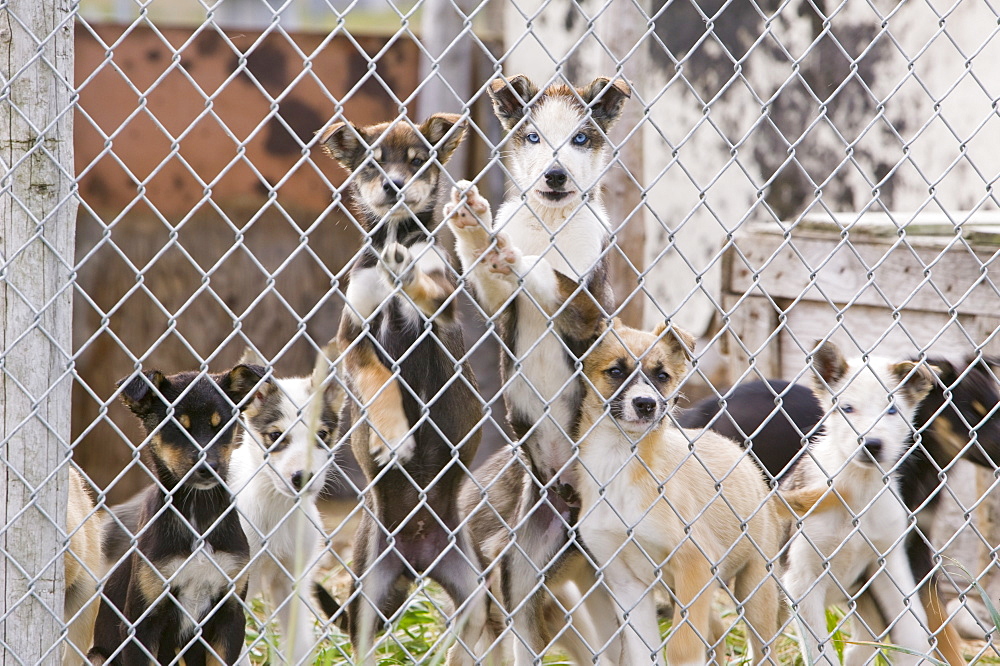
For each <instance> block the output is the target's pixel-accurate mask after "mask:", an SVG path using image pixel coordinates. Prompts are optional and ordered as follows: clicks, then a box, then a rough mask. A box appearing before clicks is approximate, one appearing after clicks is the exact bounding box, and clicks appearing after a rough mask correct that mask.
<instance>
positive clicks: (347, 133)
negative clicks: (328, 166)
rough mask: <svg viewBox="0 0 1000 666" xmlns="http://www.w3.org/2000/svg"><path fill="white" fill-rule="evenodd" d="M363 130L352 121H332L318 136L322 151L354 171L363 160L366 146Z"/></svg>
mask: <svg viewBox="0 0 1000 666" xmlns="http://www.w3.org/2000/svg"><path fill="white" fill-rule="evenodd" d="M364 137H365V134H364V130H363V129H361V128H359V127H357V126H356V125H355V124H354V123H343V122H342V123H334V124H333V125H330V126H329V127H328V128H326V129H325V130H324V131H323V133H322V134H320V136H319V143H320V145H321V146H322V147H323V152H325V153H326V154H327V155H329V156H330V157H332V158H333V159H335V160H337V162H338V163H339V164H340V166H342V167H344V168H345V169H347V170H348V171H354V170H355V169H357V168H358V166H360V165H361V162H362V161H364V157H365V152H366V151H367V150H368V146H367V145H366V143H365V141H362V138H364Z"/></svg>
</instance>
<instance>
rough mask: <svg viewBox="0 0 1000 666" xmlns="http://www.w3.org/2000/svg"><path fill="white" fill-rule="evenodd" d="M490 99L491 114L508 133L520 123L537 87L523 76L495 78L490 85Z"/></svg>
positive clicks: (535, 93) (536, 91)
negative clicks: (491, 103)
mask: <svg viewBox="0 0 1000 666" xmlns="http://www.w3.org/2000/svg"><path fill="white" fill-rule="evenodd" d="M489 90H490V98H491V99H492V100H493V113H495V114H496V117H497V118H498V119H499V120H500V124H501V125H502V126H503V128H504V129H505V130H507V131H508V132H509V131H510V130H511V129H513V127H514V125H516V124H518V123H519V122H520V121H521V118H523V117H524V114H525V111H527V108H528V102H530V101H531V100H532V99H534V97H535V95H537V94H538V87H537V86H536V85H535V84H534V83H532V82H531V80H530V79H529V78H528V77H527V76H525V75H524V74H518V75H517V76H515V77H513V78H510V79H508V80H506V81H504V80H503V78H496V79H494V80H493V81H492V82H491V83H490V88H489Z"/></svg>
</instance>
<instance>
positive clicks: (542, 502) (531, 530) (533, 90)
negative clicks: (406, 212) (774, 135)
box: [445, 76, 630, 664]
mask: <svg viewBox="0 0 1000 666" xmlns="http://www.w3.org/2000/svg"><path fill="white" fill-rule="evenodd" d="M489 92H490V96H491V97H492V100H493V110H494V112H495V113H496V116H497V118H498V119H499V120H500V123H501V125H502V126H503V128H504V129H505V130H506V131H507V132H508V135H507V138H506V139H505V142H506V149H507V150H506V153H507V157H508V159H507V164H508V165H509V168H510V173H511V176H512V178H513V180H514V188H513V192H512V196H511V197H509V198H508V199H507V200H506V201H505V202H504V203H503V205H501V206H500V208H499V209H498V211H497V214H496V218H495V219H494V218H493V216H492V215H491V212H490V206H489V204H488V203H487V202H486V200H485V199H483V197H482V196H480V195H479V192H478V191H477V189H476V188H475V186H474V185H472V184H471V183H469V182H466V181H463V182H461V183H459V184H458V185H457V187H456V188H455V189H454V190H452V201H451V203H450V204H448V205H447V206H446V207H445V216H446V219H447V220H448V224H449V225H450V226H451V228H452V231H453V232H454V234H455V237H456V251H457V254H458V256H459V259H460V261H461V263H462V267H463V270H464V271H465V276H466V279H467V280H468V282H469V284H470V285H471V286H472V289H473V292H474V295H475V298H476V300H477V301H478V302H479V304H480V306H481V307H482V308H483V310H484V311H485V312H486V313H487V314H488V315H489V316H491V317H495V320H496V322H497V325H498V328H499V331H500V336H501V339H502V341H503V345H502V348H503V349H504V353H503V358H502V359H501V375H502V377H503V380H504V383H505V390H504V401H505V403H506V407H507V417H508V421H509V423H510V426H511V429H512V430H513V432H514V434H515V436H516V437H517V439H518V440H519V448H520V449H521V450H522V451H523V452H524V454H525V459H526V461H527V463H528V466H529V467H530V472H525V473H523V474H509V475H502V476H500V477H499V478H497V479H495V483H497V484H503V485H504V486H505V487H503V488H494V489H492V490H491V492H494V491H495V492H496V493H497V494H503V495H514V496H517V497H518V498H519V499H518V503H517V506H518V512H519V513H518V515H516V516H512V517H510V518H511V521H510V522H509V523H508V525H511V526H516V530H517V534H516V540H517V542H518V544H519V547H517V548H507V549H504V552H505V556H504V562H503V564H502V567H501V568H502V571H503V576H502V577H503V583H502V585H501V586H500V587H502V589H503V593H502V594H500V592H499V591H498V592H497V596H498V598H501V597H502V598H503V599H504V602H505V606H506V608H507V611H508V612H509V613H510V614H511V615H512V621H513V627H514V633H515V634H516V635H517V636H518V637H519V639H518V640H515V641H514V644H515V650H516V652H515V656H516V660H517V663H518V664H530V663H532V662H533V661H534V660H535V659H536V658H537V656H538V655H539V654H541V653H542V652H544V651H545V649H546V646H547V645H548V643H549V639H550V638H551V632H550V630H549V629H550V628H549V624H548V623H547V622H545V621H544V620H543V613H544V612H545V611H544V610H543V607H544V604H545V603H546V601H545V599H546V598H547V597H548V596H549V590H547V589H545V587H546V586H547V585H550V584H554V583H555V581H556V580H557V579H558V578H559V575H560V574H559V572H560V570H561V569H562V568H563V567H564V566H569V567H570V568H573V567H572V566H571V563H567V562H566V561H565V560H566V559H567V556H569V557H572V556H576V555H579V552H580V551H579V549H577V548H567V547H566V546H567V542H568V541H569V537H568V533H567V526H571V525H572V522H573V520H574V518H573V515H574V513H575V511H576V505H577V501H578V500H577V498H576V492H575V490H574V488H573V485H574V483H573V478H572V476H573V467H572V463H571V460H572V457H573V441H574V439H575V430H576V424H577V421H578V418H579V413H580V405H581V401H582V398H583V389H582V387H581V386H580V382H579V379H578V373H577V369H576V368H577V362H578V359H579V358H580V357H581V355H582V354H584V353H585V351H586V350H587V349H588V348H589V347H590V344H591V343H592V342H593V340H594V338H595V336H596V329H595V327H594V326H593V325H592V320H591V319H590V318H588V317H581V316H580V313H581V308H579V307H576V305H575V304H572V305H571V302H573V301H575V300H584V299H585V300H587V301H589V302H590V305H589V308H588V307H586V305H585V307H584V309H591V310H592V309H594V308H595V307H596V308H597V309H598V310H599V311H600V313H599V314H604V315H605V316H606V313H610V312H612V311H613V309H614V307H615V303H614V296H613V294H612V291H611V284H610V281H609V278H608V259H607V250H608V247H609V237H610V227H611V225H610V223H609V221H608V219H607V213H606V212H605V209H604V207H603V205H602V203H601V185H600V181H601V178H602V176H603V175H604V173H605V172H606V170H607V167H608V162H609V159H610V146H609V141H608V137H607V132H608V130H610V128H611V127H612V125H614V123H615V122H616V121H617V120H618V118H619V116H620V115H621V110H622V107H623V105H624V103H625V100H626V99H627V98H628V97H629V96H630V89H629V86H628V84H627V83H625V82H624V81H622V80H616V81H611V80H609V79H607V78H598V79H595V80H594V81H593V82H591V83H590V84H588V85H586V86H583V87H580V88H572V87H570V86H567V85H553V86H549V87H547V88H545V89H544V90H539V89H538V87H537V86H535V85H534V84H533V83H532V82H531V81H530V80H528V78H527V77H525V76H515V77H513V78H511V79H509V80H505V79H503V78H500V79H497V80H495V81H493V83H492V84H491V85H490V88H489ZM522 195H523V198H522ZM497 455H498V456H501V457H504V456H506V460H508V461H509V459H510V452H509V451H503V452H501V453H499V454H497ZM495 462H496V463H498V464H499V466H500V467H502V466H503V465H504V461H500V460H498V461H495ZM495 467H497V465H488V466H487V468H486V469H493V468H495ZM484 522H486V523H488V522H489V521H484ZM473 523H475V524H478V523H479V521H476V520H475V519H474V520H473ZM474 529H475V527H474ZM509 532H510V528H509V527H507V528H505V533H508V534H509ZM491 536H492V535H491V534H477V535H476V540H477V542H485V541H487V540H489V539H490V537H491ZM542 570H544V571H546V579H545V585H539V581H538V575H537V573H538V572H539V571H542ZM515 609H516V612H515Z"/></svg>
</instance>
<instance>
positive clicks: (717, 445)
mask: <svg viewBox="0 0 1000 666" xmlns="http://www.w3.org/2000/svg"><path fill="white" fill-rule="evenodd" d="M693 348H694V339H693V338H692V337H691V335H689V334H688V333H686V332H684V331H682V330H679V329H676V328H673V329H668V327H667V325H666V324H662V325H660V326H659V327H658V328H657V329H656V330H655V331H653V332H652V333H647V332H643V331H638V330H635V329H632V328H628V327H626V326H623V325H621V324H620V323H616V325H615V326H614V328H612V329H608V331H607V332H606V334H605V335H604V337H603V338H602V339H601V341H600V342H599V343H598V344H597V345H596V346H595V348H594V349H593V351H591V352H590V354H588V355H587V357H586V358H585V359H584V363H583V371H584V375H585V377H586V379H585V381H584V384H585V385H586V387H587V392H586V395H585V397H584V401H583V411H582V415H581V419H580V433H581V434H580V458H579V462H578V463H577V469H578V474H577V477H578V485H577V489H578V491H579V493H580V497H581V500H582V503H581V507H580V527H579V529H580V534H581V536H582V537H583V541H584V543H585V544H586V546H587V549H588V551H590V552H591V553H593V555H594V557H595V559H596V562H597V564H598V565H599V566H600V567H601V570H602V571H603V573H604V579H605V582H606V584H607V586H608V589H609V592H610V594H611V597H612V599H613V603H614V607H615V610H616V611H617V613H618V617H619V621H620V623H621V625H622V629H621V639H622V654H621V658H620V661H619V663H621V664H648V663H652V662H655V663H663V660H662V651H661V645H662V640H661V637H660V631H659V625H658V623H657V618H656V602H655V600H654V589H655V588H656V587H657V586H658V584H657V577H658V574H662V576H663V582H664V584H666V585H667V586H668V587H669V588H670V589H672V590H673V595H674V596H673V598H674V602H675V603H674V609H675V610H674V622H673V630H672V631H671V633H670V635H669V636H668V637H667V661H668V662H669V663H670V664H705V663H708V662H707V656H706V655H707V653H708V650H709V648H710V647H712V648H714V649H720V646H719V645H718V644H717V645H715V646H712V643H713V642H714V641H715V639H717V638H721V637H718V636H715V635H714V633H715V632H714V631H713V623H712V616H711V613H712V601H713V593H714V590H715V589H716V584H715V583H716V581H721V582H726V583H730V582H731V588H732V593H733V595H734V597H735V598H736V600H737V602H738V603H739V604H742V606H743V619H744V620H745V621H746V622H747V624H748V631H747V637H748V640H749V642H750V645H751V646H752V648H753V654H754V663H761V662H762V661H764V660H766V659H767V655H768V645H769V644H770V642H771V640H772V639H773V638H774V637H775V636H776V634H777V631H778V618H779V613H780V607H781V606H780V594H779V591H778V585H777V581H776V580H775V579H774V578H773V577H772V576H771V574H770V573H769V569H770V563H771V562H773V561H774V560H775V559H776V558H777V555H778V552H779V550H780V548H781V541H782V523H781V520H780V518H779V514H778V511H777V508H776V507H775V505H774V502H775V500H774V499H773V497H772V496H771V495H770V490H769V488H768V486H767V484H766V483H765V481H764V478H763V476H762V475H761V473H760V470H759V469H758V468H757V467H756V465H755V464H754V463H753V462H752V461H751V460H750V459H749V458H748V457H747V455H746V454H745V453H744V451H743V450H742V449H741V448H740V446H739V445H738V444H737V443H736V442H734V441H732V440H729V439H726V438H725V437H722V436H720V435H716V434H715V433H710V434H708V437H709V440H708V441H706V440H705V439H704V437H705V436H704V435H703V436H702V439H700V440H699V441H698V446H697V447H696V448H695V449H692V448H691V441H692V439H693V438H694V437H695V435H696V433H695V432H694V431H691V432H687V431H682V430H680V429H678V428H676V427H674V426H673V425H672V424H671V423H669V420H668V419H665V418H664V417H665V416H666V415H667V413H668V412H669V411H670V410H671V409H672V408H673V403H674V396H675V393H676V390H677V387H678V385H679V384H680V380H681V378H682V377H683V376H684V375H685V374H686V373H687V369H688V364H687V361H688V357H689V354H690V353H691V351H692V350H693ZM718 656H721V655H718Z"/></svg>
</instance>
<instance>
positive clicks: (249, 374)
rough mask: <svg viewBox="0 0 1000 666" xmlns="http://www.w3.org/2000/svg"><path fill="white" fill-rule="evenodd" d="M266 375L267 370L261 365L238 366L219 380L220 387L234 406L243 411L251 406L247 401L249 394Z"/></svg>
mask: <svg viewBox="0 0 1000 666" xmlns="http://www.w3.org/2000/svg"><path fill="white" fill-rule="evenodd" d="M265 374H267V368H265V367H263V366H260V365H245V364H241V365H237V366H236V367H235V368H233V369H232V370H230V371H229V372H227V373H226V374H224V375H222V377H220V378H219V386H220V387H221V388H222V390H223V392H225V394H226V395H227V396H229V399H230V400H232V401H233V404H234V405H236V406H237V407H239V408H240V410H243V409H246V408H247V406H248V405H249V404H250V401H248V400H246V397H247V394H249V393H250V392H251V391H253V390H254V389H255V388H257V385H258V384H260V380H261V379H263V378H264V375H265ZM270 383H271V382H267V384H270ZM258 392H259V391H258Z"/></svg>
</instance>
